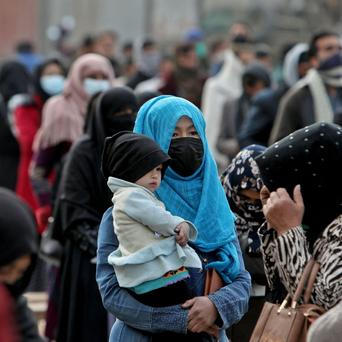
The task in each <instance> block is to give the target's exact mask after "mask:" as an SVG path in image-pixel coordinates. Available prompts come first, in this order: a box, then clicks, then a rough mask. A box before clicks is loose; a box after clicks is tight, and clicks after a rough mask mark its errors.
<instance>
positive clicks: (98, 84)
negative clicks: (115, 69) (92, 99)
mask: <svg viewBox="0 0 342 342" xmlns="http://www.w3.org/2000/svg"><path fill="white" fill-rule="evenodd" d="M83 87H84V90H85V91H86V93H87V94H88V95H89V96H92V95H94V94H96V93H98V92H101V91H106V90H108V89H109V88H110V83H109V81H108V80H95V79H93V78H86V79H85V80H84V82H83Z"/></svg>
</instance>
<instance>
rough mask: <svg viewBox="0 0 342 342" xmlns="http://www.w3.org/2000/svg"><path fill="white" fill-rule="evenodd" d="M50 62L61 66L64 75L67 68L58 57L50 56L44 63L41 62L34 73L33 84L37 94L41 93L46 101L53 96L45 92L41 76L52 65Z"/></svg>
mask: <svg viewBox="0 0 342 342" xmlns="http://www.w3.org/2000/svg"><path fill="white" fill-rule="evenodd" d="M50 64H56V65H58V66H60V68H61V70H62V71H63V76H65V75H66V68H65V66H64V65H63V63H62V62H61V61H60V60H59V59H58V58H55V57H53V58H48V59H46V60H45V61H44V62H43V63H41V64H39V65H38V66H37V68H36V70H35V72H34V74H33V86H34V90H35V92H36V94H37V95H39V96H40V97H41V98H42V100H43V102H46V100H47V99H48V98H49V97H51V95H49V94H48V93H47V92H45V91H44V90H43V88H42V86H41V84H40V78H41V77H42V75H43V72H44V70H45V68H46V67H47V66H48V65H50Z"/></svg>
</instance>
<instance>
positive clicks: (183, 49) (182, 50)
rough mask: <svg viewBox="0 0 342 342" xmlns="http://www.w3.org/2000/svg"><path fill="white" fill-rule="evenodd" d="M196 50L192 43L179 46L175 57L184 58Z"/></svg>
mask: <svg viewBox="0 0 342 342" xmlns="http://www.w3.org/2000/svg"><path fill="white" fill-rule="evenodd" d="M194 49H195V46H194V44H192V43H183V44H179V45H178V46H177V47H176V51H175V56H176V57H180V56H184V55H186V54H188V53H189V52H191V51H193V50H194Z"/></svg>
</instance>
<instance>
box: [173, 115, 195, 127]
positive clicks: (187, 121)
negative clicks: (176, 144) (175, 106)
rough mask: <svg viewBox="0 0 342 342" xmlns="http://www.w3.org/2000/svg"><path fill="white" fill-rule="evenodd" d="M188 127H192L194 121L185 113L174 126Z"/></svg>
mask: <svg viewBox="0 0 342 342" xmlns="http://www.w3.org/2000/svg"><path fill="white" fill-rule="evenodd" d="M190 127H194V122H193V121H192V119H191V118H190V117H189V116H187V115H183V116H181V117H180V118H179V119H178V121H177V122H176V128H190Z"/></svg>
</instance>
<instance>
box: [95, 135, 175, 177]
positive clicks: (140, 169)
mask: <svg viewBox="0 0 342 342" xmlns="http://www.w3.org/2000/svg"><path fill="white" fill-rule="evenodd" d="M170 160H171V158H170V157H169V155H168V154H166V153H165V152H163V150H162V149H161V148H160V146H159V145H158V144H157V143H156V142H155V141H153V140H152V139H150V138H148V137H147V136H145V135H142V134H137V133H133V132H129V131H122V132H119V133H116V134H115V135H113V136H112V137H108V138H106V139H105V143H104V148H103V153H102V166H101V168H102V173H103V175H104V176H105V178H106V179H108V177H116V178H119V179H122V180H125V181H128V182H131V183H135V182H136V181H137V180H138V179H140V178H141V177H143V176H144V175H146V174H147V173H148V172H150V171H151V170H153V169H154V168H155V167H157V166H158V165H160V164H163V169H162V176H163V175H164V173H165V170H166V168H167V166H168V163H169V161H170Z"/></svg>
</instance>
